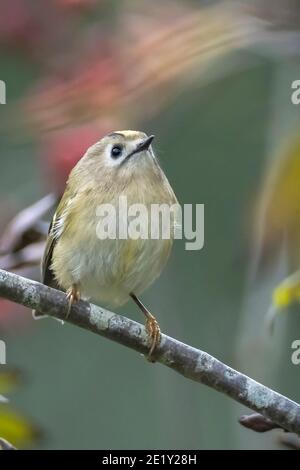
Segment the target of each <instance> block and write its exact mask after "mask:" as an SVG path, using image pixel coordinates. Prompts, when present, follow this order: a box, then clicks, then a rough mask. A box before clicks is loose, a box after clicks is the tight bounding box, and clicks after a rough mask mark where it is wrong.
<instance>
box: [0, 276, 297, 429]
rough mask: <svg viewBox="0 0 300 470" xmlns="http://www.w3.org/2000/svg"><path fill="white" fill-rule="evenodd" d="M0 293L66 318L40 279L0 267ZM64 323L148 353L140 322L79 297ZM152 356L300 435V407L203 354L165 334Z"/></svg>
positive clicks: (61, 300) (61, 301)
mask: <svg viewBox="0 0 300 470" xmlns="http://www.w3.org/2000/svg"><path fill="white" fill-rule="evenodd" d="M0 296H2V297H4V298H6V299H9V300H12V301H13V302H17V303H19V304H22V305H24V306H26V307H29V308H31V309H37V310H39V311H40V312H42V313H45V314H47V315H50V316H53V317H56V318H59V319H61V320H65V315H66V311H67V305H68V303H67V300H66V295H65V294H64V293H63V292H60V291H58V290H55V289H52V288H50V287H47V286H45V285H43V284H40V283H38V282H35V281H32V280H29V279H25V278H23V277H21V276H18V275H16V274H12V273H9V272H7V271H3V270H0ZM67 321H68V322H70V323H73V324H74V325H77V326H80V327H81V328H84V329H86V330H89V331H92V332H93V333H96V334H98V335H101V336H104V337H106V338H108V339H111V340H113V341H116V342H117V343H120V344H122V345H123V346H127V347H129V348H131V349H134V350H135V351H138V352H140V353H142V354H146V353H147V352H148V349H149V346H148V338H147V333H146V331H145V328H144V326H142V325H141V324H139V323H137V322H135V321H132V320H129V319H128V318H125V317H123V316H121V315H117V314H116V313H113V312H110V311H108V310H106V309H104V308H101V307H97V306H95V305H93V304H89V303H87V302H83V301H80V302H78V303H76V304H74V305H73V306H72V309H71V312H70V315H69V317H68V320H67ZM154 357H155V359H156V361H158V362H160V363H161V364H164V365H165V366H167V367H170V368H171V369H173V370H175V371H176V372H178V373H179V374H182V375H183V376H184V377H186V378H188V379H191V380H194V381H196V382H200V383H202V384H205V385H208V386H209V387H211V388H213V389H215V390H217V391H219V392H221V393H224V394H225V395H227V396H229V397H231V398H233V399H234V400H235V401H237V402H239V403H241V404H243V405H245V406H247V407H249V408H251V409H252V410H254V411H256V412H258V413H261V414H262V415H263V416H265V417H266V418H268V419H269V420H271V421H272V422H273V423H275V424H277V425H278V426H279V427H281V428H283V429H285V430H287V431H290V432H295V433H297V434H300V405H298V404H297V403H295V402H294V401H291V400H289V399H288V398H286V397H284V396H283V395H280V394H279V393H277V392H274V391H273V390H271V389H269V388H268V387H265V386H264V385H262V384H260V383H258V382H256V381H255V380H253V379H251V378H249V377H247V376H246V375H244V374H241V373H240V372H237V371H236V370H234V369H232V368H231V367H229V366H227V365H225V364H223V363H222V362H220V361H219V360H217V359H215V358H214V357H212V356H210V355H209V354H207V353H206V352H203V351H200V350H199V349H196V348H193V347H192V346H188V345H187V344H184V343H181V342H180V341H177V340H176V339H173V338H171V337H169V336H167V335H164V334H163V335H162V339H161V343H160V345H159V347H158V348H157V349H156V351H155V355H154Z"/></svg>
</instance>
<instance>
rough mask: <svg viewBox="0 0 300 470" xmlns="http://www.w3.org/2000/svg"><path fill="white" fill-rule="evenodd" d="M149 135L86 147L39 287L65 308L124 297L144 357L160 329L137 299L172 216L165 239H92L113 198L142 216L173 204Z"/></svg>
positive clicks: (54, 227) (166, 245)
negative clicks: (52, 291) (135, 317)
mask: <svg viewBox="0 0 300 470" xmlns="http://www.w3.org/2000/svg"><path fill="white" fill-rule="evenodd" d="M153 138H154V136H150V137H148V136H147V135H146V134H145V133H144V132H138V131H129V130H126V131H119V132H113V133H111V134H109V135H107V136H105V137H103V138H102V139H101V140H100V141H99V142H97V143H96V144H94V145H93V146H92V147H90V148H89V149H88V150H87V152H86V154H85V155H84V156H83V157H82V158H81V160H79V162H78V163H77V164H76V166H75V167H74V168H73V170H72V171H71V173H70V175H69V178H68V181H67V185H66V189H65V192H64V194H63V197H62V199H61V201H60V203H59V205H58V208H57V210H56V212H55V214H54V217H53V220H52V223H51V225H50V229H49V234H48V239H47V243H46V248H45V253H44V257H43V261H42V280H43V282H44V284H46V285H49V286H52V287H55V288H58V289H61V290H64V291H66V293H67V298H68V300H69V306H71V305H72V303H73V302H76V301H78V300H79V299H80V298H82V299H85V300H92V301H94V302H96V303H99V304H105V305H107V306H111V307H116V306H120V305H122V304H124V303H125V302H127V301H128V300H129V298H130V297H131V298H132V299H133V300H134V302H135V303H136V304H137V305H138V306H139V308H140V309H141V311H142V312H143V313H144V315H145V316H146V329H147V332H148V335H149V355H148V358H149V359H150V360H151V355H152V353H153V351H154V349H155V347H156V346H157V345H158V344H159V341H160V328H159V325H158V323H157V321H156V319H155V317H154V316H153V315H152V314H151V313H150V312H149V311H148V309H147V308H146V307H145V306H144V305H143V304H142V302H141V301H140V300H139V298H138V296H139V295H140V294H141V293H142V292H143V291H144V290H145V289H146V288H147V287H148V286H149V285H150V284H151V283H152V282H153V281H154V280H155V279H156V278H157V277H158V276H159V274H160V273H161V271H162V269H163V267H164V265H165V263H166V261H167V259H168V256H169V254H170V250H171V247H172V242H173V238H174V231H173V230H172V228H174V226H175V225H176V223H177V221H176V217H173V218H172V219H171V230H170V237H166V238H164V237H162V236H160V237H158V238H154V237H152V238H151V237H146V238H142V237H140V238H137V239H132V238H130V237H127V238H125V239H123V238H122V239H121V238H120V237H116V238H115V239H114V238H106V239H103V238H99V237H98V236H97V222H98V218H97V215H96V214H97V208H98V207H99V206H101V205H103V204H111V205H112V206H113V207H115V208H118V207H119V201H120V196H123V197H126V200H127V205H128V206H130V205H131V204H143V205H144V207H146V210H147V215H149V217H150V212H151V206H152V205H153V204H156V205H157V204H159V205H161V204H167V205H168V206H172V205H174V204H175V205H176V204H178V203H177V199H176V196H175V194H174V192H173V190H172V188H171V186H170V184H169V182H168V180H167V178H166V176H165V174H164V172H163V171H162V169H161V168H160V166H159V163H158V161H157V159H156V157H155V155H154V152H153V149H152V146H151V143H152V140H153ZM126 217H127V215H126ZM128 223H129V217H128ZM34 315H35V317H38V316H41V315H42V314H41V313H40V312H34Z"/></svg>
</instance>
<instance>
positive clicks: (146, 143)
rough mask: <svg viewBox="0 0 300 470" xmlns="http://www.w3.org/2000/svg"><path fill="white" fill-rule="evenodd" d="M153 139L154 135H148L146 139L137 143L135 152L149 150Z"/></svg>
mask: <svg viewBox="0 0 300 470" xmlns="http://www.w3.org/2000/svg"><path fill="white" fill-rule="evenodd" d="M153 139H154V135H150V137H147V138H146V139H145V140H143V141H142V142H140V143H139V144H138V145H137V147H136V150H135V152H134V153H138V152H142V151H143V150H147V149H148V148H149V147H150V145H151V142H152V140H153Z"/></svg>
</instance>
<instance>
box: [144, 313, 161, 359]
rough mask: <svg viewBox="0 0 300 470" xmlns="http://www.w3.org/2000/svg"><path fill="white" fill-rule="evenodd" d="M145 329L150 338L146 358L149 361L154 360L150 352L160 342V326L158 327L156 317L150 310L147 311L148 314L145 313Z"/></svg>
mask: <svg viewBox="0 0 300 470" xmlns="http://www.w3.org/2000/svg"><path fill="white" fill-rule="evenodd" d="M146 331H147V333H148V335H149V338H150V350H149V353H148V356H147V359H148V361H150V362H155V360H154V359H153V358H152V354H153V352H154V350H155V348H156V347H157V346H158V345H159V343H160V338H161V332H160V327H159V324H158V323H157V320H156V318H155V317H154V316H153V315H151V313H150V312H148V315H147V320H146Z"/></svg>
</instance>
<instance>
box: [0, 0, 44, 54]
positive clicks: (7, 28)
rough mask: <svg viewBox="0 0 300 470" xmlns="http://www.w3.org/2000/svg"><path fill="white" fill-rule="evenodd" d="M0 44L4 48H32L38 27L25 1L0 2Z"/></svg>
mask: <svg viewBox="0 0 300 470" xmlns="http://www.w3.org/2000/svg"><path fill="white" fill-rule="evenodd" d="M0 18H1V21H0V42H1V43H2V44H4V45H6V46H13V47H14V46H19V45H20V46H21V47H22V48H27V47H30V46H33V44H34V41H35V38H36V34H37V32H38V29H39V28H38V25H37V24H36V21H35V19H34V17H33V15H32V12H31V11H30V8H28V2H26V0H11V1H9V2H1V6H0Z"/></svg>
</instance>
